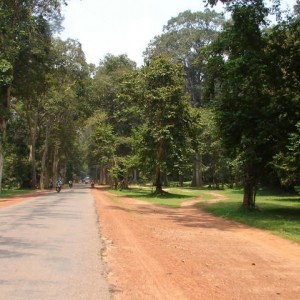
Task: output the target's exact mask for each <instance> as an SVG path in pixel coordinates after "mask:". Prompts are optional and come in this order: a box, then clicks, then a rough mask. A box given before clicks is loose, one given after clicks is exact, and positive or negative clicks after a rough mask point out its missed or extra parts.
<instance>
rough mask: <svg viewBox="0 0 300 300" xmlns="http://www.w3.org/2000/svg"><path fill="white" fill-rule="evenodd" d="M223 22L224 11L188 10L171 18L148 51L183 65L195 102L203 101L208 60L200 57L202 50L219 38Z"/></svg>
mask: <svg viewBox="0 0 300 300" xmlns="http://www.w3.org/2000/svg"><path fill="white" fill-rule="evenodd" d="M223 22H224V17H223V15H222V14H219V13H216V12H215V11H210V10H208V9H206V10H205V11H204V12H191V11H189V10H187V11H184V12H182V13H180V14H179V15H178V16H177V17H173V18H171V19H170V20H169V21H168V24H167V25H165V26H164V28H163V33H162V34H161V35H159V36H156V37H155V38H154V39H153V40H152V41H151V42H150V44H149V45H148V47H147V49H146V51H145V53H144V55H145V57H146V60H150V59H151V58H152V57H154V56H159V55H165V56H168V57H169V58H170V59H171V60H172V61H173V62H174V63H179V64H181V65H182V66H183V69H184V77H185V88H186V90H187V92H188V94H189V96H190V99H191V103H192V104H193V105H194V106H199V105H202V104H203V99H202V97H203V96H202V85H203V79H204V74H203V66H204V64H205V62H204V61H202V60H201V59H200V53H201V50H202V48H204V47H205V46H207V45H209V44H210V43H211V42H212V41H213V40H215V39H216V37H217V35H218V32H219V30H220V29H221V26H222V24H223Z"/></svg>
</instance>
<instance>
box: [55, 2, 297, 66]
mask: <svg viewBox="0 0 300 300" xmlns="http://www.w3.org/2000/svg"><path fill="white" fill-rule="evenodd" d="M282 2H284V3H283V7H284V8H286V6H288V7H289V8H290V9H292V8H293V5H294V4H295V3H296V0H284V1H282ZM204 9H205V4H204V3H203V0H68V6H67V7H65V8H64V9H63V15H64V18H65V19H64V22H63V27H64V30H63V31H62V33H61V35H60V37H61V38H62V39H63V40H65V39H67V38H72V39H76V40H78V41H79V42H80V43H81V45H82V49H83V51H84V53H85V56H86V60H87V62H88V63H93V64H95V65H98V64H99V61H100V60H102V59H103V58H104V57H105V55H106V54H108V53H110V54H113V55H120V54H127V55H128V57H129V58H130V59H131V60H133V61H135V62H136V63H137V65H138V66H141V65H142V64H143V51H145V49H146V48H147V46H148V44H149V42H150V41H151V40H152V39H153V38H154V37H155V36H157V35H160V34H161V33H162V29H163V26H164V25H166V24H167V22H168V20H170V19H171V18H172V17H176V16H178V14H179V13H180V12H183V11H185V10H191V11H192V12H196V11H203V10H204ZM214 9H215V10H217V11H221V10H222V7H221V6H217V7H215V8H214Z"/></svg>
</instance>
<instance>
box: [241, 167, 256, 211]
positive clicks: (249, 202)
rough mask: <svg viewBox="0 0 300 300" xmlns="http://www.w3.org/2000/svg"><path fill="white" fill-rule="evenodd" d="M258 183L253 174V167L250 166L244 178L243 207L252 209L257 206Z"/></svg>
mask: <svg viewBox="0 0 300 300" xmlns="http://www.w3.org/2000/svg"><path fill="white" fill-rule="evenodd" d="M255 195H256V183H255V178H254V176H253V175H252V172H251V168H249V167H248V169H247V171H246V174H245V180H244V197H243V207H245V208H248V209H252V208H255Z"/></svg>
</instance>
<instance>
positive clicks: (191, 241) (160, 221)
mask: <svg viewBox="0 0 300 300" xmlns="http://www.w3.org/2000/svg"><path fill="white" fill-rule="evenodd" d="M92 193H93V195H94V197H95V202H96V208H97V213H98V215H99V222H100V230H101V235H102V238H103V240H104V242H105V244H106V248H105V249H104V250H103V253H102V257H103V258H104V260H105V261H106V262H107V265H108V268H109V272H108V280H109V281H110V282H111V283H112V284H113V286H114V294H113V298H114V299H130V300H135V299H139V300H140V299H180V300H181V299H203V300H206V299H211V300H214V299H222V300H227V299H234V300H235V299H264V300H266V299H281V300H283V299H286V300H292V299H293V300H294V299H300V246H299V245H298V244H295V243H292V242H289V241H288V240H285V239H283V238H280V237H277V236H274V235H272V234H270V233H268V232H265V231H262V230H257V229H252V228H248V227H246V226H243V225H240V224H238V223H235V222H231V221H225V220H223V219H220V218H217V217H214V216H212V215H210V214H208V213H205V212H203V211H201V210H199V209H197V208H195V207H193V206H192V205H186V206H183V207H181V208H180V209H166V208H161V207H158V206H155V205H152V204H149V203H146V202H144V201H139V200H134V199H130V198H124V197H120V196H112V195H111V194H109V193H108V192H107V191H105V190H103V189H94V190H93V192H92Z"/></svg>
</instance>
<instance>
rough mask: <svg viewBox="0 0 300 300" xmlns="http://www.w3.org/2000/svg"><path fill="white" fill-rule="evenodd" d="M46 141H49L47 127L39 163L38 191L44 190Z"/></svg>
mask: <svg viewBox="0 0 300 300" xmlns="http://www.w3.org/2000/svg"><path fill="white" fill-rule="evenodd" d="M48 140H49V127H48V126H46V137H45V142H44V151H43V156H42V161H41V173H40V189H41V190H43V189H44V173H45V165H46V158H47V155H48Z"/></svg>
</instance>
